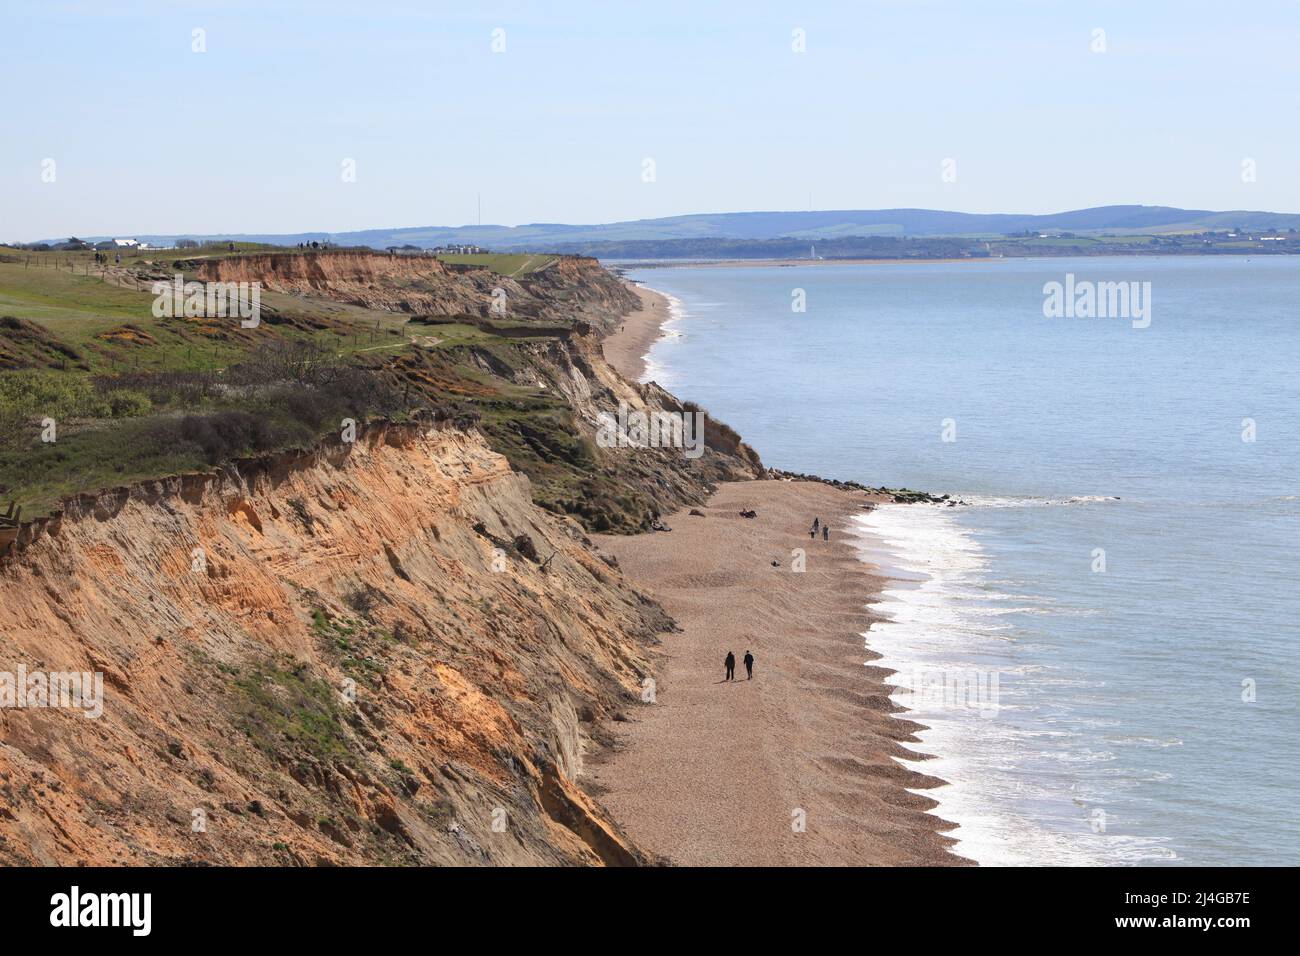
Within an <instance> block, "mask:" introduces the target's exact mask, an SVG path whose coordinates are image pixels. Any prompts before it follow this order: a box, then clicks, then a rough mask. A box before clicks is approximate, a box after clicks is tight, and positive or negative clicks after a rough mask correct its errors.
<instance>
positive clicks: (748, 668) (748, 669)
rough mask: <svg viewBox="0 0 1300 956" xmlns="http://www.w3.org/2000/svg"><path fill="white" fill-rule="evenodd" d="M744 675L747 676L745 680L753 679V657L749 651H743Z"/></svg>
mask: <svg viewBox="0 0 1300 956" xmlns="http://www.w3.org/2000/svg"><path fill="white" fill-rule="evenodd" d="M745 673H746V674H748V675H749V676H748V677H746V678H745V679H746V680H753V679H754V655H753V654H751V653H749V651H745Z"/></svg>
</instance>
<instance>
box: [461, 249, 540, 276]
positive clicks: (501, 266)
mask: <svg viewBox="0 0 1300 956" xmlns="http://www.w3.org/2000/svg"><path fill="white" fill-rule="evenodd" d="M438 258H439V259H440V260H441V261H443V262H445V263H447V264H448V265H460V266H484V267H485V268H488V269H491V270H492V271H493V272H495V273H496V274H497V275H503V276H510V277H515V276H526V275H529V274H530V273H533V272H537V271H539V270H541V269H544V268H546V267H547V266H548V265H550V264H551V263H552V262H554V261H555V260H556V259H558V258H559V256H547V255H527V254H520V255H513V254H506V253H494V252H489V253H483V254H482V255H476V256H449V255H439V256H438Z"/></svg>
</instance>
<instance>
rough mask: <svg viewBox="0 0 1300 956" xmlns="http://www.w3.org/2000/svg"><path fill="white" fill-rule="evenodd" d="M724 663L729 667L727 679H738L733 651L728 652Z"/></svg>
mask: <svg viewBox="0 0 1300 956" xmlns="http://www.w3.org/2000/svg"><path fill="white" fill-rule="evenodd" d="M722 663H724V664H726V665H727V676H726V678H725V679H726V680H735V679H736V655H735V654H733V653H731V651H727V659H726V660H725V661H723V662H722Z"/></svg>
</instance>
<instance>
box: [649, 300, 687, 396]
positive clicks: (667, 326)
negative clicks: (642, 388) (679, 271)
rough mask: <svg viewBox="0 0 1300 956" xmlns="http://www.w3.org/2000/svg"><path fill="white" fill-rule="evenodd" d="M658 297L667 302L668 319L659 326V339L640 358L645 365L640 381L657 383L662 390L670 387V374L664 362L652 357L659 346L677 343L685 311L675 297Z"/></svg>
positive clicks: (680, 301) (680, 334)
mask: <svg viewBox="0 0 1300 956" xmlns="http://www.w3.org/2000/svg"><path fill="white" fill-rule="evenodd" d="M659 294H660V295H662V296H663V297H664V299H666V300H667V302H668V316H669V317H668V318H667V319H665V320H664V322H663V323H662V324H661V325H660V326H659V337H658V338H657V339H655V341H653V342H651V343H650V349H649V351H647V352H646V353H645V355H643V356H641V361H643V362H644V363H645V371H644V372H642V373H641V379H640V381H641V382H642V383H643V384H644V383H645V382H658V383H659V384H660V385H662V386H663V387H664V388H669V387H670V386H671V385H672V373H671V372H670V371H669V369H668V366H667V364H666V363H664V362H660V361H658V360H657V359H655V358H651V356H652V355H654V353H655V351H656V348H657V347H660V346H661V345H667V344H671V343H673V342H679V341H681V338H682V330H681V323H682V322H683V320H685V318H686V309H685V307H684V306H683V305H682V300H681V299H679V298H677V297H676V296H673V295H669V294H668V293H667V292H660V293H659Z"/></svg>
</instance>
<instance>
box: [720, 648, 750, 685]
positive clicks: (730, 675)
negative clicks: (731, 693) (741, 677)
mask: <svg viewBox="0 0 1300 956" xmlns="http://www.w3.org/2000/svg"><path fill="white" fill-rule="evenodd" d="M722 663H723V664H724V665H725V666H726V668H727V676H726V677H725V678H723V680H735V679H736V655H735V654H733V653H731V651H727V658H726V660H724V661H723V662H722ZM745 673H746V674H747V675H748V677H747V679H748V680H753V679H754V655H753V654H751V653H750V652H749V651H745Z"/></svg>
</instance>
